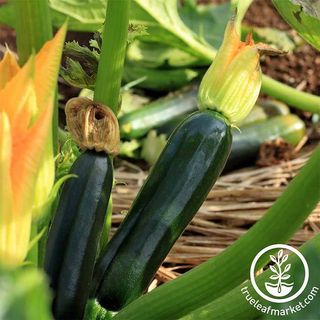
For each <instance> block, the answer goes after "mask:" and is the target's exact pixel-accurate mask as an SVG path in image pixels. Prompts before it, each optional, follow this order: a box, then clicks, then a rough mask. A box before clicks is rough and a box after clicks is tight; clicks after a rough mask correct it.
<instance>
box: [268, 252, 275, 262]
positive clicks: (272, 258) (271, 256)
mask: <svg viewBox="0 0 320 320" xmlns="http://www.w3.org/2000/svg"><path fill="white" fill-rule="evenodd" d="M269 257H270V259H271V261H272V262H274V263H277V259H276V257H275V256H273V255H272V254H271V255H270V256H269Z"/></svg>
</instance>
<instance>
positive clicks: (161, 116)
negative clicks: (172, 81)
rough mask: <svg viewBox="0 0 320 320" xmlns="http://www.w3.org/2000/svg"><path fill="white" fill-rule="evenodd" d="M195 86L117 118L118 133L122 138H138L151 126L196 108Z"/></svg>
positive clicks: (161, 123)
mask: <svg viewBox="0 0 320 320" xmlns="http://www.w3.org/2000/svg"><path fill="white" fill-rule="evenodd" d="M197 95H198V90H197V88H196V87H194V88H192V89H191V90H188V91H184V92H179V93H177V94H174V95H170V96H168V97H165V98H162V99H158V100H156V101H154V102H152V103H150V104H148V105H146V106H144V107H142V108H140V109H138V110H135V111H133V112H130V113H127V114H124V115H123V116H122V117H120V118H119V126H120V134H121V138H123V139H134V138H140V137H142V136H144V135H145V134H147V133H148V131H149V130H150V129H152V128H155V127H159V126H161V125H163V124H165V123H167V122H169V121H171V120H174V119H176V118H179V117H181V115H185V114H189V113H191V112H193V111H196V110H197Z"/></svg>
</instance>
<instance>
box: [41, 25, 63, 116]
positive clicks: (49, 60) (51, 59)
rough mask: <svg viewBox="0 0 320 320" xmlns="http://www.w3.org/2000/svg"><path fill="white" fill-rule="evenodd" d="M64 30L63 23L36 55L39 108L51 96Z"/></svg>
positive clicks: (54, 85)
mask: <svg viewBox="0 0 320 320" xmlns="http://www.w3.org/2000/svg"><path fill="white" fill-rule="evenodd" d="M66 31H67V26H66V24H65V25H63V26H62V27H61V28H60V30H59V31H58V32H57V33H56V35H55V37H54V38H53V39H52V40H50V41H48V42H46V43H45V45H44V46H43V47H42V48H41V50H40V51H39V53H38V54H37V56H36V73H35V86H36V94H37V103H38V107H39V109H40V110H41V109H43V108H44V107H45V106H46V104H47V101H48V100H47V99H48V98H51V99H52V98H53V94H54V89H55V87H56V84H57V77H58V72H59V66H60V61H61V55H62V49H63V43H64V38H65V35H66Z"/></svg>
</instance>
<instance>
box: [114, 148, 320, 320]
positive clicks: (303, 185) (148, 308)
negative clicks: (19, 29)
mask: <svg viewBox="0 0 320 320" xmlns="http://www.w3.org/2000/svg"><path fill="white" fill-rule="evenodd" d="M319 200H320V148H317V149H316V150H315V151H314V152H313V155H312V156H311V158H310V159H309V161H308V163H307V164H306V165H305V166H304V167H303V169H302V170H301V171H300V173H299V174H298V175H297V176H296V177H295V178H294V179H293V180H292V181H291V182H290V184H289V185H288V187H287V188H286V190H285V191H284V192H283V194H282V195H281V197H280V198H278V199H277V201H276V202H275V203H274V204H273V206H272V207H271V208H270V209H269V210H268V211H267V212H266V214H265V215H264V217H263V218H262V219H261V220H260V221H259V222H257V223H256V224H255V225H254V226H253V227H252V228H251V229H250V230H249V231H248V232H247V233H246V234H245V235H243V236H242V237H241V238H240V239H239V240H238V241H236V242H235V243H234V244H233V245H231V246H230V247H229V248H227V249H226V250H225V251H223V252H222V253H221V254H219V255H218V256H217V257H215V258H212V259H210V260H209V261H207V262H205V263H203V264H201V265H200V266H198V267H196V268H194V269H192V270H191V271H189V272H187V273H185V274H184V275H182V276H181V277H178V278H177V279H175V280H173V281H170V282H168V283H166V284H164V285H162V286H160V287H158V288H157V289H155V290H153V291H151V292H150V293H148V294H146V295H145V296H143V297H141V298H139V299H137V300H136V301H134V302H132V303H131V304H130V305H128V306H127V307H125V308H124V309H123V310H121V311H120V312H119V313H118V314H117V315H116V317H115V319H116V320H122V319H130V320H135V319H139V320H144V319H148V316H149V315H150V314H152V316H153V317H154V318H155V319H159V320H160V319H170V318H171V319H178V318H179V317H183V316H185V315H186V314H188V313H190V312H191V311H193V310H195V309H198V308H200V307H202V306H204V305H206V304H208V303H210V302H212V301H213V300H215V299H217V298H219V297H221V296H223V295H224V294H226V293H227V292H229V291H230V290H232V289H233V288H235V287H237V286H238V285H240V284H241V283H242V282H243V281H245V280H246V279H247V278H248V274H249V269H250V265H251V262H252V261H253V259H254V257H255V256H256V254H257V253H258V252H259V251H260V250H262V249H263V248H265V247H266V246H268V245H271V244H275V243H286V242H287V241H288V240H289V239H290V237H291V236H292V235H293V234H294V233H295V232H296V231H297V230H298V228H299V227H300V226H301V224H302V223H303V221H304V220H305V219H306V218H307V217H308V215H309V214H310V213H311V212H312V210H313V209H314V208H315V206H316V205H317V203H318V202H319ZM239 261H240V262H241V263H239ZM260 261H261V262H260ZM260 261H259V265H257V267H258V268H261V267H263V265H264V264H266V263H267V262H268V261H267V260H266V259H260ZM172 297H174V299H173V298H172ZM233 319H234V318H233ZM236 319H238V318H236Z"/></svg>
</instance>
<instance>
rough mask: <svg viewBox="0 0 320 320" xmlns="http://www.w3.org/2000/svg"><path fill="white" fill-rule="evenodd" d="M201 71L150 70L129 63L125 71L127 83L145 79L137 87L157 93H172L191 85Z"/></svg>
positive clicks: (184, 69)
mask: <svg viewBox="0 0 320 320" xmlns="http://www.w3.org/2000/svg"><path fill="white" fill-rule="evenodd" d="M198 75H199V71H197V70H194V69H189V68H176V69H149V68H143V67H139V66H136V65H131V64H129V63H127V64H126V65H125V68H124V71H123V80H124V82H125V83H128V82H132V81H135V80H137V79H141V78H145V80H144V81H141V82H139V83H138V84H137V85H136V87H137V88H142V89H148V90H153V91H157V92H163V91H166V92H168V91H172V90H177V89H180V88H182V87H183V86H186V85H188V84H190V82H191V81H192V80H193V79H195V78H197V77H198Z"/></svg>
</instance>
